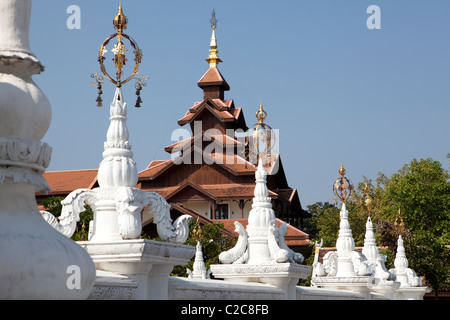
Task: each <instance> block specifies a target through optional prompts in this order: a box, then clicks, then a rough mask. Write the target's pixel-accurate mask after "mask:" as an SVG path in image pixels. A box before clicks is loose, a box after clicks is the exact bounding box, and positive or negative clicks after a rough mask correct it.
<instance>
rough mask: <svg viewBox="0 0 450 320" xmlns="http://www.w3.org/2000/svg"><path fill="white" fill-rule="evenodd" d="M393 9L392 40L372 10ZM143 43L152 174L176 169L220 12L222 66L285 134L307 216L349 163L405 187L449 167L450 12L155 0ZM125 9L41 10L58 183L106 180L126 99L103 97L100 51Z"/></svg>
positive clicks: (43, 78)
mask: <svg viewBox="0 0 450 320" xmlns="http://www.w3.org/2000/svg"><path fill="white" fill-rule="evenodd" d="M70 5H78V6H79V7H80V9H81V29H80V30H69V29H68V28H67V27H66V21H67V19H68V18H69V16H70V15H69V14H67V13H66V10H67V7H69V6H70ZM370 5H378V6H379V7H380V9H381V29H380V30H369V29H368V28H367V26H366V20H367V19H368V18H369V16H370V14H367V13H366V9H367V7H369V6H370ZM123 6H124V11H125V14H126V15H127V17H128V19H129V24H128V29H127V30H126V33H128V34H130V35H131V36H132V37H133V38H134V39H135V40H136V41H137V42H138V43H139V46H140V48H141V49H142V51H143V53H144V59H143V63H142V65H141V69H140V71H141V72H142V73H143V74H146V75H149V76H150V80H149V81H148V85H147V87H146V88H144V90H143V91H142V99H143V100H144V103H143V106H142V108H141V109H135V108H134V107H132V106H133V105H134V101H135V95H134V91H135V90H134V88H133V87H132V86H130V85H129V86H128V88H127V87H125V88H124V95H125V100H126V101H127V102H128V103H129V110H128V128H129V131H130V141H131V142H132V144H133V151H134V159H135V160H136V162H137V164H138V169H139V170H143V169H145V167H146V166H147V165H148V164H149V163H150V162H151V161H152V160H163V159H169V158H170V155H169V154H167V153H165V152H164V150H163V149H164V147H165V146H167V145H169V144H171V143H172V141H171V140H170V139H171V133H172V131H173V130H175V129H177V128H179V126H178V124H177V120H178V119H180V118H181V117H182V116H183V115H184V113H185V112H186V110H187V109H188V108H190V107H191V106H192V105H193V103H194V102H195V101H200V100H201V99H202V91H201V89H200V88H198V87H197V81H198V80H199V79H200V78H201V76H202V75H203V74H204V72H206V70H207V68H208V64H207V63H206V62H205V60H204V59H205V58H206V57H207V56H208V54H209V52H208V50H209V39H210V36H211V29H210V25H209V19H210V14H211V11H212V9H213V8H214V9H215V11H216V14H217V18H218V20H219V22H218V27H217V38H218V45H219V56H220V58H221V59H222V60H223V61H224V62H223V63H222V64H220V65H219V68H220V70H221V72H222V74H223V75H224V77H225V78H226V80H227V82H228V83H229V84H230V87H231V90H230V91H229V92H227V93H226V98H227V99H234V101H235V104H236V106H237V107H242V108H243V110H244V114H245V118H246V121H247V124H248V125H249V126H251V125H253V124H254V123H256V118H254V114H255V112H256V111H257V110H258V107H259V102H260V100H262V102H263V105H264V107H265V109H266V110H267V112H268V114H269V116H268V118H267V119H266V122H267V123H268V124H270V125H271V126H272V127H273V128H276V129H279V130H280V151H281V154H282V162H283V166H284V169H285V171H286V174H287V176H288V182H289V184H290V186H291V187H293V188H297V189H299V195H300V199H301V202H302V204H303V206H304V207H306V205H309V204H312V203H314V202H316V201H328V200H330V199H331V198H332V196H333V193H332V184H333V182H334V180H335V179H336V178H337V177H338V176H339V174H338V169H339V166H340V163H341V162H343V164H344V167H345V168H346V169H347V177H348V178H349V179H351V180H352V181H353V183H354V184H356V183H357V182H360V181H362V177H363V176H366V177H367V178H370V179H375V178H376V176H377V174H378V172H383V173H385V174H386V175H388V176H389V175H391V174H392V173H394V172H396V171H397V170H398V169H400V168H401V167H402V166H403V165H404V164H405V163H408V162H410V161H411V160H412V159H413V158H417V159H420V158H428V157H431V158H433V159H435V160H438V161H440V162H441V163H442V165H443V167H444V168H449V160H448V159H446V155H447V153H450V1H448V0H433V1H426V0H414V1H406V0H398V1H384V0H373V1H364V0H339V1H336V0H314V1H313V0H309V1H302V0H297V1H287V0H280V1H274V0H272V1H263V0H259V1H254V0H251V1H242V0H241V1H236V0H229V1H211V0H209V1H206V0H204V1H197V0H190V1H181V0H177V1H144V0H134V1H131V0H123ZM117 7H118V1H115V0H96V1H88V0H70V1H66V0H59V1H54V0H39V1H33V9H32V18H31V32H30V43H31V49H32V51H33V52H34V53H35V55H36V56H37V57H38V58H39V59H40V60H41V61H42V63H43V64H44V65H45V66H46V71H45V72H44V73H42V74H41V75H37V76H34V81H35V82H36V83H37V84H38V85H39V86H40V87H41V89H42V90H43V91H44V92H45V94H46V95H47V97H48V98H49V100H50V102H51V104H52V111H53V117H52V124H51V127H50V129H49V131H48V133H47V135H46V136H45V137H44V139H43V140H44V141H45V142H47V143H48V144H49V145H50V146H52V147H53V156H52V162H51V165H50V167H49V168H48V170H49V171H54V170H69V169H88V168H98V165H99V163H100V161H101V155H102V151H103V142H104V140H105V137H106V131H107V128H108V124H109V119H108V118H109V103H110V101H112V99H113V92H114V87H113V86H112V84H110V85H107V86H106V87H105V89H104V95H103V99H104V104H105V106H106V107H103V108H97V107H96V102H95V99H96V97H97V90H96V89H95V88H94V87H92V86H91V85H90V82H91V78H90V75H91V74H92V73H96V72H97V71H98V70H99V66H98V63H97V54H98V49H99V47H100V45H101V43H102V42H103V40H104V39H105V38H107V37H108V36H109V35H111V34H113V33H114V29H113V27H112V19H113V18H114V16H115V15H116V13H117Z"/></svg>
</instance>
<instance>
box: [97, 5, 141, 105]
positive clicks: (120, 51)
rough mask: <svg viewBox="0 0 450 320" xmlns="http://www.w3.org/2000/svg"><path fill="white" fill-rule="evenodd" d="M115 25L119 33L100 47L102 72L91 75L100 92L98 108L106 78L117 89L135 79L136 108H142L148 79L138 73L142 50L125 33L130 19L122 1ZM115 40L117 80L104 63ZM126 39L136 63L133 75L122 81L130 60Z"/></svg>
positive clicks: (99, 58) (113, 51)
mask: <svg viewBox="0 0 450 320" xmlns="http://www.w3.org/2000/svg"><path fill="white" fill-rule="evenodd" d="M113 25H114V28H115V29H116V30H117V33H115V34H113V35H111V36H110V37H108V38H107V39H106V40H105V41H103V43H102V45H101V47H100V50H99V54H98V62H99V63H100V71H99V72H97V73H96V74H93V75H91V78H94V81H93V82H92V83H91V84H92V85H93V86H95V87H97V89H98V90H99V91H98V93H99V96H98V98H97V103H98V104H97V106H98V107H101V106H102V99H101V94H102V93H103V92H102V89H103V86H104V78H106V79H108V80H109V81H110V82H112V83H113V84H114V85H116V86H117V87H121V86H122V85H124V84H125V83H127V82H128V81H130V80H132V79H134V80H135V84H134V87H135V88H136V95H137V97H138V98H137V101H136V107H137V108H139V107H140V106H141V105H140V104H141V102H142V100H141V97H140V92H141V90H142V87H143V86H146V85H147V84H146V83H145V81H147V80H148V77H147V76H144V75H142V74H141V73H139V72H138V71H139V65H140V63H141V61H142V51H141V49H139V46H138V45H137V42H136V41H135V40H134V39H133V38H132V37H130V36H129V35H127V34H125V33H123V31H124V29H126V28H127V25H128V18H127V17H126V16H125V14H124V13H123V8H122V1H120V3H119V11H118V13H117V15H116V16H115V17H114V20H113ZM114 38H116V40H117V43H116V44H115V45H114V48H113V49H112V50H111V52H112V53H114V58H113V59H112V60H113V61H114V66H115V69H116V77H115V79H114V78H113V77H111V76H110V75H109V74H108V72H107V71H106V66H105V63H104V62H105V60H106V58H105V54H106V53H107V52H108V50H106V46H107V45H108V44H109V42H110V41H111V40H112V39H114ZM124 39H127V40H128V41H129V42H130V45H131V47H132V48H133V53H134V60H133V61H134V63H135V65H134V67H133V71H132V73H131V75H129V76H128V77H127V78H126V79H125V80H122V79H123V76H124V72H123V68H124V66H125V65H126V63H127V62H128V59H127V56H126V53H127V52H128V49H127V47H126V46H125V44H124V43H123V40H124Z"/></svg>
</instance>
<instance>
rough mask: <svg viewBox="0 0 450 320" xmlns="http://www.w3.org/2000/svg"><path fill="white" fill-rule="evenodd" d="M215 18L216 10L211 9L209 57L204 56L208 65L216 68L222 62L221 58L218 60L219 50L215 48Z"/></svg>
mask: <svg viewBox="0 0 450 320" xmlns="http://www.w3.org/2000/svg"><path fill="white" fill-rule="evenodd" d="M217 21H218V20H217V19H216V12H215V11H214V9H213V11H212V14H211V20H210V22H211V28H212V36H211V43H210V47H211V49H210V50H209V57H208V58H206V61H207V62H208V63H209V67H210V68H216V67H217V65H218V64H219V63H220V62H222V60H220V58H219V56H218V53H219V51H218V50H217V38H216V26H217Z"/></svg>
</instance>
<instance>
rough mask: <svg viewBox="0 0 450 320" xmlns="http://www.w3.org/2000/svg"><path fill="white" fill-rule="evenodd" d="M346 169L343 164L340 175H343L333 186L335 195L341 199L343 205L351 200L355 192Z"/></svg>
mask: <svg viewBox="0 0 450 320" xmlns="http://www.w3.org/2000/svg"><path fill="white" fill-rule="evenodd" d="M345 172H346V171H345V169H344V166H343V165H342V162H341V167H340V168H339V174H340V175H341V176H340V177H339V178H338V179H337V180H336V181H335V182H334V184H333V192H334V194H335V195H336V196H337V197H338V198H339V199H341V201H342V202H343V203H345V202H346V201H347V199H348V198H350V195H351V194H352V191H353V184H352V182H351V181H350V180H349V179H347V178H346V177H345Z"/></svg>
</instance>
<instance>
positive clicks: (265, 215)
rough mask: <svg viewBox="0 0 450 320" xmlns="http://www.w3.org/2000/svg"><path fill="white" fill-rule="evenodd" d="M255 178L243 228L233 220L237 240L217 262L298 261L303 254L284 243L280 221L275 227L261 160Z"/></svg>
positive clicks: (265, 175)
mask: <svg viewBox="0 0 450 320" xmlns="http://www.w3.org/2000/svg"><path fill="white" fill-rule="evenodd" d="M255 177H256V186H255V193H254V195H255V196H254V198H253V204H252V210H251V211H250V214H249V217H248V225H247V230H245V229H244V227H243V226H242V225H241V224H240V223H239V222H235V226H236V230H235V231H236V232H238V233H239V238H238V242H237V243H236V246H235V247H234V248H232V249H230V250H228V251H226V252H222V253H221V254H220V255H219V261H220V262H221V263H223V264H232V263H233V264H249V265H252V264H253V265H260V264H275V263H285V262H295V263H301V262H302V261H303V256H302V255H301V254H300V253H295V252H294V251H292V250H291V249H289V248H288V246H287V245H286V242H285V239H284V235H285V234H286V232H287V226H288V225H287V224H283V225H282V226H281V227H280V228H278V223H277V220H276V218H275V212H274V211H273V210H272V202H271V199H270V197H269V190H268V188H267V184H266V179H267V172H266V170H265V169H264V165H263V162H262V161H261V160H260V161H259V163H258V170H257V171H256V173H255Z"/></svg>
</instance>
